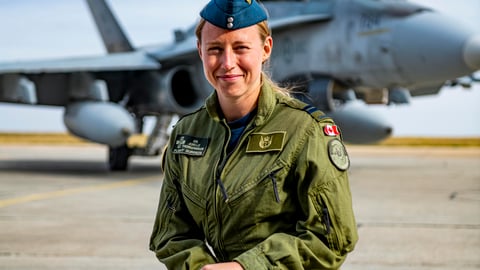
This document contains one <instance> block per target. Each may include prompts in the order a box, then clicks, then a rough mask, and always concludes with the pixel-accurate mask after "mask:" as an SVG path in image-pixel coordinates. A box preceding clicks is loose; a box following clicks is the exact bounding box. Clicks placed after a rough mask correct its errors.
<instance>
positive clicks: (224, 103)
mask: <svg viewBox="0 0 480 270" xmlns="http://www.w3.org/2000/svg"><path fill="white" fill-rule="evenodd" d="M259 96H260V88H259V89H258V90H257V91H254V92H252V93H251V94H250V95H248V96H242V97H239V98H225V97H224V98H221V97H219V102H220V107H221V109H222V112H223V115H224V116H225V118H226V120H227V122H232V121H235V120H238V119H240V118H242V117H244V116H245V115H247V114H249V113H250V112H252V111H253V110H254V109H255V108H256V107H257V102H258V97H259Z"/></svg>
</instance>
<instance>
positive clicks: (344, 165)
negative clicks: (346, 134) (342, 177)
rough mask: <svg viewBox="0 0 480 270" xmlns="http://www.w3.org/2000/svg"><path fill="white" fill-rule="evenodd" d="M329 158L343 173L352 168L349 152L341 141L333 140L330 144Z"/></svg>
mask: <svg viewBox="0 0 480 270" xmlns="http://www.w3.org/2000/svg"><path fill="white" fill-rule="evenodd" d="M328 157H329V158H330V161H331V162H332V163H333V165H335V167H337V168H338V169H339V170H341V171H345V170H347V169H348V168H349V167H350V159H349V158H348V154H347V150H346V149H345V146H344V145H343V143H342V142H341V141H340V140H337V139H333V140H331V141H330V142H328Z"/></svg>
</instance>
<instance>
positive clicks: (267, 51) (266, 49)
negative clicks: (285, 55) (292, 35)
mask: <svg viewBox="0 0 480 270" xmlns="http://www.w3.org/2000/svg"><path fill="white" fill-rule="evenodd" d="M272 49H273V38H272V36H268V37H267V38H266V39H265V42H264V44H263V59H262V63H263V62H265V61H267V60H268V59H269V58H270V55H271V54H272Z"/></svg>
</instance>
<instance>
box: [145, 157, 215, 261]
mask: <svg viewBox="0 0 480 270" xmlns="http://www.w3.org/2000/svg"><path fill="white" fill-rule="evenodd" d="M166 154H167V153H166ZM170 158H171V157H170ZM164 161H165V164H164V166H163V168H164V178H163V184H162V190H161V193H160V201H159V206H158V210H157V215H156V218H155V224H154V228H153V232H152V236H151V238H150V250H152V251H153V252H155V254H156V256H157V258H158V259H159V260H160V261H161V262H162V263H164V264H165V265H166V266H167V268H168V269H201V267H202V266H204V265H207V264H212V263H215V258H214V257H213V256H212V255H211V254H210V252H209V250H208V247H207V246H206V244H205V242H204V239H205V236H204V235H203V232H202V230H201V229H200V228H198V227H197V226H196V224H195V222H194V221H193V219H192V217H191V216H190V214H189V212H188V209H187V208H186V207H185V204H184V202H183V200H182V196H181V194H180V191H179V188H178V187H177V185H176V184H175V179H176V176H175V174H174V173H173V171H174V167H173V166H174V165H172V164H175V161H173V160H171V159H169V157H168V154H167V156H166V157H165V160H164Z"/></svg>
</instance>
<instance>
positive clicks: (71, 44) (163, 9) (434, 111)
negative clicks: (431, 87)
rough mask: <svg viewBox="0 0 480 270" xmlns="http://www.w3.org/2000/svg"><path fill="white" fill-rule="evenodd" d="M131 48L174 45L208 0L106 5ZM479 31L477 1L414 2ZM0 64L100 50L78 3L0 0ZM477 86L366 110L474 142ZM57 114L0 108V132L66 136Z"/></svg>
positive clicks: (128, 0)
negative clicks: (179, 32) (180, 31)
mask: <svg viewBox="0 0 480 270" xmlns="http://www.w3.org/2000/svg"><path fill="white" fill-rule="evenodd" d="M108 2H109V3H110V6H111V7H112V8H113V11H114V13H115V14H116V16H117V18H118V19H119V21H120V23H121V25H122V27H123V28H124V30H125V31H126V32H127V36H128V37H129V39H130V41H131V42H132V43H133V45H134V46H146V45H153V44H159V43H168V42H171V41H173V30H174V29H186V28H188V27H190V26H191V25H192V24H193V23H194V22H195V21H196V19H197V18H198V12H199V10H200V9H201V8H202V7H203V6H204V5H205V3H207V0H179V1H161V0H142V1H134V0H109V1H108ZM413 2H417V3H420V4H424V5H426V6H430V7H433V8H434V9H436V10H438V11H439V12H442V13H445V14H446V15H448V16H451V17H454V18H456V19H457V20H458V21H459V22H460V23H462V24H465V25H467V26H469V27H477V28H478V26H479V25H480V0H459V1H451V0H416V1H413ZM0 37H1V42H0V63H1V62H11V61H17V60H40V59H54V58H62V57H79V56H96V55H102V54H105V53H106V52H105V49H104V47H103V43H102V41H101V38H100V36H99V35H98V32H97V30H96V28H95V25H94V22H93V20H92V18H91V16H90V14H89V12H88V8H87V6H86V3H85V2H84V0H42V1H38V0H15V1H11V0H0ZM479 105H480V84H479V83H477V84H474V86H473V87H472V88H470V89H468V90H466V89H462V88H460V87H453V88H452V87H444V88H442V90H441V91H440V93H439V94H438V95H435V96H428V97H415V98H412V100H411V103H410V104H408V105H396V106H388V107H387V106H379V105H374V106H370V108H371V109H372V110H374V111H375V112H378V114H381V115H382V116H383V117H384V118H386V119H387V120H388V121H389V122H390V123H391V124H392V127H393V130H394V131H393V135H394V136H399V137H401V136H425V137H480V120H479V118H480V117H479V116H480V106H479ZM62 114H63V108H58V107H48V106H29V105H15V104H8V103H0V132H65V131H66V129H65V127H64V125H63V118H62Z"/></svg>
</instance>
